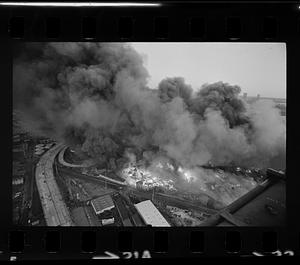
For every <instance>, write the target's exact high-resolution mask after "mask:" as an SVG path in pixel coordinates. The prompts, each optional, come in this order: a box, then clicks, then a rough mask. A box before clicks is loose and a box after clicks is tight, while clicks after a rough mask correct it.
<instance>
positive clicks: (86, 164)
mask: <svg viewBox="0 0 300 265" xmlns="http://www.w3.org/2000/svg"><path fill="white" fill-rule="evenodd" d="M67 148H68V146H64V147H63V148H62V150H61V151H60V153H59V155H58V161H59V163H60V164H62V165H63V166H65V167H90V166H92V165H93V164H94V162H92V161H86V162H83V164H81V165H75V164H71V163H68V162H66V161H65V159H64V155H65V151H66V149H67Z"/></svg>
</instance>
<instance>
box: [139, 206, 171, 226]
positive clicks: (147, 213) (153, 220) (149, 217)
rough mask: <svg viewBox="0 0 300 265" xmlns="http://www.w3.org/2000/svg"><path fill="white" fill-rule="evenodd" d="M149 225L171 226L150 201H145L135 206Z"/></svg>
mask: <svg viewBox="0 0 300 265" xmlns="http://www.w3.org/2000/svg"><path fill="white" fill-rule="evenodd" d="M134 206H135V208H136V209H137V211H138V213H139V214H140V216H141V217H142V219H143V220H144V222H145V223H146V224H147V225H151V226H170V224H169V223H168V222H167V220H166V219H165V218H164V217H163V216H162V214H161V213H160V212H159V210H158V209H157V208H156V207H155V205H154V204H153V203H152V202H151V201H150V200H147V201H143V202H140V203H137V204H135V205H134Z"/></svg>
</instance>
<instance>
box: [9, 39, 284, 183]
mask: <svg viewBox="0 0 300 265" xmlns="http://www.w3.org/2000/svg"><path fill="white" fill-rule="evenodd" d="M199 75H201V72H199ZM149 77H150V75H149V73H148V72H147V69H146V67H145V66H144V62H143V58H142V56H141V55H140V54H139V53H138V52H137V51H135V50H134V48H133V47H132V46H131V45H130V44H126V43H88V42H84V43H83V42H79V43H74V42H72V43H27V44H24V45H22V48H21V49H18V48H16V51H15V58H14V64H13V108H14V109H15V110H17V111H18V113H19V119H20V124H21V126H22V128H23V129H24V130H26V131H27V132H29V133H30V134H31V135H33V136H37V137H46V138H50V139H54V140H55V141H57V142H62V143H64V144H66V145H67V146H70V147H71V148H72V149H73V150H76V151H77V152H78V153H80V154H82V155H84V156H86V157H88V158H89V159H92V160H93V161H94V162H95V163H96V164H97V165H98V166H99V168H101V167H106V168H107V167H108V168H110V169H120V170H122V169H124V165H125V164H128V163H131V164H134V163H137V162H139V163H142V164H143V168H151V167H154V165H157V164H165V165H168V166H169V168H171V169H172V170H174V171H178V170H179V171H178V172H180V170H181V171H182V170H183V169H186V170H188V172H190V174H191V175H189V176H188V173H187V171H186V172H185V173H184V174H185V178H186V180H188V182H190V181H191V180H192V179H193V178H196V179H197V178H198V181H200V182H201V181H202V180H201V174H202V173H201V171H203V170H205V167H206V166H208V165H215V166H221V167H222V166H229V165H230V166H235V167H245V168H267V167H269V166H270V163H271V161H272V160H274V159H276V158H278V157H284V159H285V152H286V151H285V149H286V148H285V145H286V125H285V122H283V120H282V117H281V115H280V110H279V109H278V108H276V106H275V103H274V102H272V101H269V100H263V99H260V100H257V101H255V102H252V103H248V102H246V100H244V99H243V97H242V96H241V94H242V92H243V91H242V90H243V88H241V87H240V86H239V85H238V84H229V83H227V82H226V80H216V82H215V83H206V84H203V85H202V86H200V87H192V86H191V85H189V84H187V83H186V82H185V79H184V77H181V76H166V77H165V78H164V79H163V80H161V82H160V83H159V84H158V87H149V86H148V85H147V80H148V78H149ZM262 89H263V88H262ZM181 184H182V182H181ZM182 185H183V186H184V185H185V184H182ZM189 188H191V189H192V188H193V189H195V187H194V186H193V187H191V186H189Z"/></svg>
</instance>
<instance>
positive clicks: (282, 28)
mask: <svg viewBox="0 0 300 265" xmlns="http://www.w3.org/2000/svg"><path fill="white" fill-rule="evenodd" d="M279 6H280V8H278V7H279ZM298 6H299V5H297V4H296V3H295V4H278V3H277V4H274V3H273V4H267V5H263V4H249V3H248V4H247V3H240V4H235V5H234V6H233V5H232V4H219V5H218V8H215V7H216V4H198V5H196V4H194V5H190V6H189V7H186V6H185V5H180V4H179V5H170V4H169V5H168V4H166V5H165V6H164V5H163V6H161V7H149V8H148V9H143V11H142V12H141V8H138V7H137V8H133V9H131V8H127V9H125V8H124V9H120V8H115V9H114V8H107V9H105V8H103V9H101V8H95V9H91V8H83V9H78V8H73V9H71V10H70V8H69V9H56V8H28V7H23V8H18V7H14V8H10V12H9V15H7V14H5V16H2V17H3V18H4V17H6V19H2V32H3V34H5V33H7V29H8V31H9V36H10V37H12V38H13V39H15V40H18V39H19V40H22V41H49V40H50V41H51V40H52V41H67V40H68V41H72V40H74V41H75V40H76V41H79V40H80V41H107V40H109V41H130V42H134V41H273V42H274V41H285V40H287V39H289V40H292V39H296V38H297V37H299V35H300V29H299V14H298V13H299V7H298ZM3 11H4V9H3V7H2V12H3ZM289 14H294V15H289Z"/></svg>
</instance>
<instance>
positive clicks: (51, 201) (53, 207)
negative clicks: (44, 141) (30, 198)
mask: <svg viewBox="0 0 300 265" xmlns="http://www.w3.org/2000/svg"><path fill="white" fill-rule="evenodd" d="M63 147H64V146H63V145H62V144H57V145H56V146H54V147H53V148H51V149H50V150H48V151H47V152H46V153H45V154H44V155H43V156H42V157H41V158H40V161H39V162H38V163H37V165H36V171H35V178H36V184H37V188H38V191H39V195H40V200H41V203H42V208H43V212H44V217H45V220H46V223H47V226H72V225H73V222H72V219H71V216H70V213H69V210H68V208H67V206H66V204H65V202H64V200H63V198H62V195H61V193H60V190H59V187H58V185H57V183H56V180H55V178H54V172H53V163H54V159H55V157H56V156H57V154H58V153H59V152H60V150H61V149H62V148H63Z"/></svg>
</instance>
